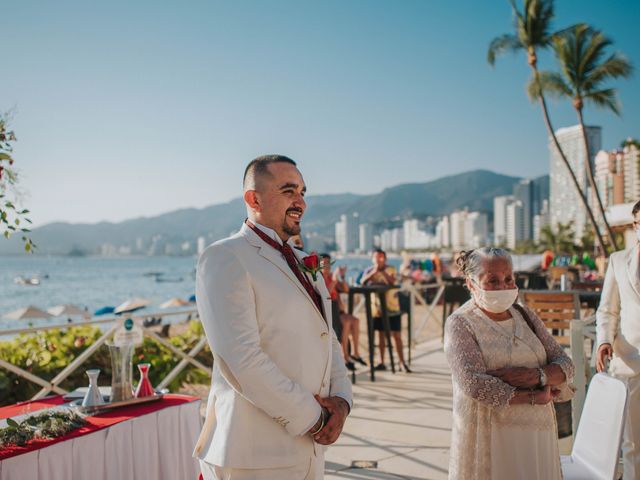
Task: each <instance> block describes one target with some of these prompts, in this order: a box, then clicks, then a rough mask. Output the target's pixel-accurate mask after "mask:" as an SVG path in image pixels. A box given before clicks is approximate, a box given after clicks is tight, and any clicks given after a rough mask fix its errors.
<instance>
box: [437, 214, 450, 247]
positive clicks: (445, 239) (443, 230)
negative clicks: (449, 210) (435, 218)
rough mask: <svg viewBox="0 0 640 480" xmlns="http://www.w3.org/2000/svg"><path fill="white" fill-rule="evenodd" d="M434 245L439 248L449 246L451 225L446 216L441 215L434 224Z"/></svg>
mask: <svg viewBox="0 0 640 480" xmlns="http://www.w3.org/2000/svg"><path fill="white" fill-rule="evenodd" d="M436 245H437V246H439V247H441V248H449V247H450V246H451V227H450V224H449V217H448V216H444V217H442V218H441V219H440V221H439V222H438V224H437V225H436Z"/></svg>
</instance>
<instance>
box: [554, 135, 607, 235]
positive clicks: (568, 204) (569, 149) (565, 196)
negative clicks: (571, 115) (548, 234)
mask: <svg viewBox="0 0 640 480" xmlns="http://www.w3.org/2000/svg"><path fill="white" fill-rule="evenodd" d="M585 128H586V134H587V141H588V143H589V151H590V152H591V155H592V156H591V158H589V159H587V158H586V152H585V148H584V140H583V138H582V129H581V127H580V126H579V125H575V126H573V127H567V128H560V129H558V130H557V131H556V137H557V138H558V142H559V143H560V146H561V147H562V150H563V152H564V154H565V155H566V157H567V161H568V162H569V165H571V167H572V169H573V171H574V172H575V174H576V178H577V180H578V184H579V185H580V188H581V189H582V191H583V192H585V193H586V195H587V199H588V200H590V199H591V190H590V189H589V188H588V180H587V164H586V162H587V161H588V162H591V164H592V165H593V164H594V156H595V154H596V152H598V151H599V150H600V149H601V143H602V141H601V136H602V129H601V128H600V127H585ZM549 150H550V152H551V153H550V170H549V174H550V179H551V182H550V183H551V184H550V212H551V224H552V225H556V224H558V223H569V222H573V226H574V229H575V233H576V239H579V238H580V237H581V236H582V235H583V234H584V231H585V228H586V226H587V213H586V212H585V208H584V206H583V204H582V201H581V200H580V197H579V194H578V192H576V188H575V186H574V184H573V181H572V179H571V176H570V175H569V172H568V171H567V167H566V166H565V165H564V162H563V161H562V158H561V157H560V155H559V154H558V152H557V151H556V147H555V145H554V144H553V141H552V140H551V139H549Z"/></svg>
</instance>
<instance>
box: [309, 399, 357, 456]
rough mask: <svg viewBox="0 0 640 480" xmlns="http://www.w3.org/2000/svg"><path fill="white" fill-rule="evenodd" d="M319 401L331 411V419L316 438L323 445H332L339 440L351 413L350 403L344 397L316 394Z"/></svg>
mask: <svg viewBox="0 0 640 480" xmlns="http://www.w3.org/2000/svg"><path fill="white" fill-rule="evenodd" d="M316 400H317V401H318V403H319V404H320V405H321V406H323V407H324V408H326V409H327V410H328V411H329V414H330V416H329V420H328V421H327V424H326V425H325V426H324V428H323V429H322V430H321V431H320V433H318V434H317V435H316V436H315V437H314V440H315V441H316V442H318V443H320V444H322V445H331V444H332V443H335V441H336V440H338V437H339V436H340V433H342V427H343V426H344V422H345V420H346V419H347V415H348V414H349V404H348V403H347V401H346V400H345V399H344V398H340V397H328V398H320V397H319V396H318V395H316Z"/></svg>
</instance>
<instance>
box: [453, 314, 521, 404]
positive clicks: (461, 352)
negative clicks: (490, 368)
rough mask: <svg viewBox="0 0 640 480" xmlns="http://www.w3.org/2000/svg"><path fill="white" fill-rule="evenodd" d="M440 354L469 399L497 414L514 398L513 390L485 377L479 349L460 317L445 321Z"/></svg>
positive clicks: (469, 329)
mask: <svg viewBox="0 0 640 480" xmlns="http://www.w3.org/2000/svg"><path fill="white" fill-rule="evenodd" d="M444 351H445V354H446V356H447V361H448V362H449V366H450V367H451V374H452V376H453V379H454V381H455V382H456V384H457V385H458V386H459V387H460V388H461V389H462V391H463V392H464V393H465V394H466V395H468V396H469V397H471V398H473V399H475V400H477V401H478V402H481V403H484V404H485V405H487V406H489V407H492V408H495V409H497V410H499V409H502V408H504V407H506V406H507V405H509V403H510V402H511V401H512V399H513V398H514V397H515V396H516V388H515V387H512V386H511V385H509V384H507V383H506V382H503V381H502V380H500V379H499V378H497V377H494V376H493V375H490V374H489V373H487V368H486V365H485V363H484V359H483V358H482V352H481V351H480V346H479V345H478V343H477V341H476V339H475V337H474V335H473V332H472V331H471V328H470V327H469V325H467V322H466V320H465V319H464V318H463V317H459V316H455V315H453V316H451V317H449V319H448V320H447V323H446V332H445V338H444Z"/></svg>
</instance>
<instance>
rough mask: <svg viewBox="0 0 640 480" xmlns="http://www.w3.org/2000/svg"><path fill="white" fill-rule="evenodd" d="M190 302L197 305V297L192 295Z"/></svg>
mask: <svg viewBox="0 0 640 480" xmlns="http://www.w3.org/2000/svg"><path fill="white" fill-rule="evenodd" d="M189 302H190V303H196V296H195V295H191V296H190V297H189Z"/></svg>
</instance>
